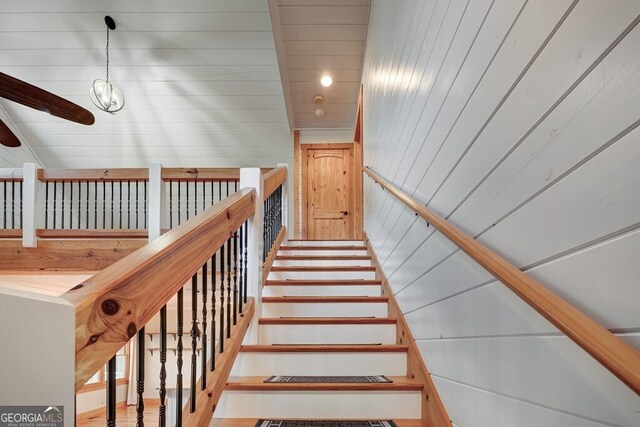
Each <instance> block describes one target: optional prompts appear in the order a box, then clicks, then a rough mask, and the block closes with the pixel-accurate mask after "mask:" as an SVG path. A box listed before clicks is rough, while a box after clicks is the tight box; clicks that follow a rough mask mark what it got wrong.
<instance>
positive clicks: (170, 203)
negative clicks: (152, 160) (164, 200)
mask: <svg viewBox="0 0 640 427" xmlns="http://www.w3.org/2000/svg"><path fill="white" fill-rule="evenodd" d="M172 228H173V181H169V229H172Z"/></svg>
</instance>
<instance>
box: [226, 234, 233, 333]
mask: <svg viewBox="0 0 640 427" xmlns="http://www.w3.org/2000/svg"><path fill="white" fill-rule="evenodd" d="M232 309H233V308H232V307H231V237H229V238H228V239H227V338H230V337H231V310H232Z"/></svg>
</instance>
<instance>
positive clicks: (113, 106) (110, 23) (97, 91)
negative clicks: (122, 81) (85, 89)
mask: <svg viewBox="0 0 640 427" xmlns="http://www.w3.org/2000/svg"><path fill="white" fill-rule="evenodd" d="M104 22H105V23H106V24H107V49H106V51H107V80H102V79H95V80H94V81H93V85H92V86H91V91H90V95H91V102H93V104H94V105H95V106H96V107H98V108H99V109H101V110H102V111H106V112H107V113H111V114H117V113H119V112H120V110H122V108H123V107H124V95H123V94H122V91H121V90H120V89H118V88H117V87H115V86H114V85H113V84H112V83H111V82H110V81H109V31H110V30H115V29H116V22H115V21H114V20H113V18H112V17H110V16H105V17H104Z"/></svg>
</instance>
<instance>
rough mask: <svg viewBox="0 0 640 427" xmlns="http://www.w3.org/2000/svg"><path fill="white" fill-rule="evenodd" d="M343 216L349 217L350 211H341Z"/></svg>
mask: <svg viewBox="0 0 640 427" xmlns="http://www.w3.org/2000/svg"><path fill="white" fill-rule="evenodd" d="M340 213H341V214H342V215H349V211H340Z"/></svg>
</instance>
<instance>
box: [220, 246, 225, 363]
mask: <svg viewBox="0 0 640 427" xmlns="http://www.w3.org/2000/svg"><path fill="white" fill-rule="evenodd" d="M223 351H224V243H223V244H222V246H220V353H222V352H223Z"/></svg>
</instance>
